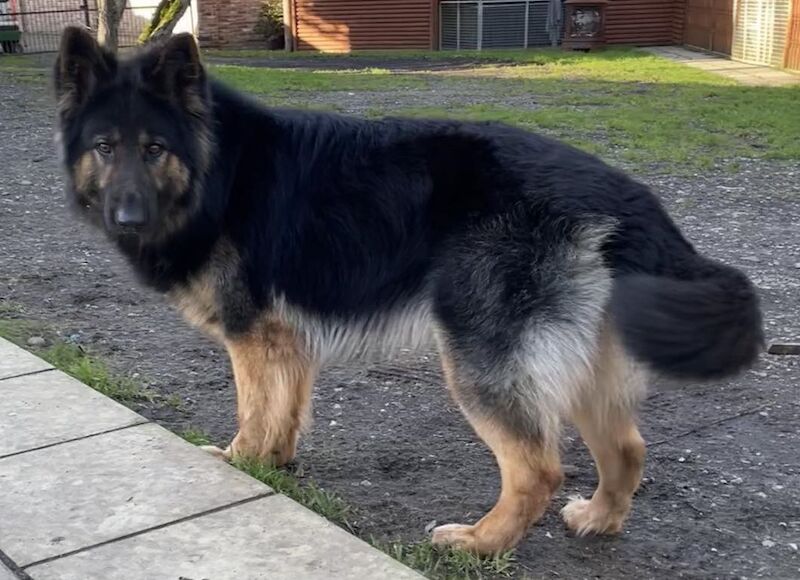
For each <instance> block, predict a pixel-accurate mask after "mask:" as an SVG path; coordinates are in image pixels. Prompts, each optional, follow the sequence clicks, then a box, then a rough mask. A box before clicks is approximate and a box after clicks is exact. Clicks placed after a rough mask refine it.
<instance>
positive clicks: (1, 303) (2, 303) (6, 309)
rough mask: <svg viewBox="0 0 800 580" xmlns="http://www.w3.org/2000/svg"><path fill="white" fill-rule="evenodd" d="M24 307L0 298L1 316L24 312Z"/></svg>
mask: <svg viewBox="0 0 800 580" xmlns="http://www.w3.org/2000/svg"><path fill="white" fill-rule="evenodd" d="M23 312H24V309H23V308H22V306H20V305H19V304H16V303H14V302H9V301H8V300H2V299H0V316H8V315H18V314H22V313H23Z"/></svg>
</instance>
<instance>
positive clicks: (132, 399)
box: [40, 343, 157, 403]
mask: <svg viewBox="0 0 800 580" xmlns="http://www.w3.org/2000/svg"><path fill="white" fill-rule="evenodd" d="M40 356H41V357H42V358H43V359H44V360H46V361H47V362H49V363H50V364H51V365H53V366H54V367H56V368H57V369H60V370H62V371H64V372H65V373H67V374H68V375H71V376H73V377H74V378H76V379H78V380H79V381H81V382H82V383H84V384H87V385H89V386H90V387H92V388H93V389H94V390H96V391H98V392H100V393H102V394H104V395H106V396H107V397H111V398H112V399H114V400H116V401H119V402H120V403H142V402H145V403H152V402H154V401H155V399H156V398H157V396H156V394H155V393H153V392H151V391H148V390H147V389H144V388H142V387H141V386H140V385H139V384H138V383H137V382H136V381H134V380H133V379H129V378H128V377H121V376H117V375H115V374H113V373H112V372H111V371H110V370H109V369H108V367H107V366H106V365H105V363H103V362H102V361H100V360H98V359H95V358H92V357H90V356H89V355H88V354H87V353H86V351H84V350H83V349H82V348H81V347H80V346H78V345H75V344H67V343H57V344H54V345H53V346H51V347H50V348H47V349H45V350H44V351H43V352H41V353H40Z"/></svg>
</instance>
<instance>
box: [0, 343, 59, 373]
mask: <svg viewBox="0 0 800 580" xmlns="http://www.w3.org/2000/svg"><path fill="white" fill-rule="evenodd" d="M51 368H53V367H52V365H51V364H50V363H48V362H45V361H43V360H42V359H40V358H39V357H37V356H33V355H32V354H31V353H29V352H28V351H26V350H25V349H22V348H20V347H18V346H17V345H16V344H13V343H11V342H9V341H7V340H5V339H3V338H0V380H2V379H7V378H9V377H16V376H19V375H23V374H26V373H35V372H37V371H43V370H46V369H51Z"/></svg>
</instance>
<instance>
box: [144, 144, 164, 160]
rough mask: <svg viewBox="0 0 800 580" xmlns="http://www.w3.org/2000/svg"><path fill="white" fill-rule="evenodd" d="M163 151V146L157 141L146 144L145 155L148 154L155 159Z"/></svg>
mask: <svg viewBox="0 0 800 580" xmlns="http://www.w3.org/2000/svg"><path fill="white" fill-rule="evenodd" d="M163 152H164V146H163V145H159V144H158V143H151V144H150V145H148V146H147V155H149V156H150V157H151V158H152V159H156V158H158V157H161V154H162V153H163Z"/></svg>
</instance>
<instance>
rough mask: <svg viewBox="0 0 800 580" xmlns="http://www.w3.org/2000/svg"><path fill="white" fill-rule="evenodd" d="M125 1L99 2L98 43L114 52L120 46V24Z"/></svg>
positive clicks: (99, 0)
mask: <svg viewBox="0 0 800 580" xmlns="http://www.w3.org/2000/svg"><path fill="white" fill-rule="evenodd" d="M124 11H125V0H97V42H99V43H100V44H102V45H103V46H105V47H106V48H107V49H109V50H110V51H112V52H117V47H118V46H119V23H120V21H121V20H122V13H123V12H124Z"/></svg>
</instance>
